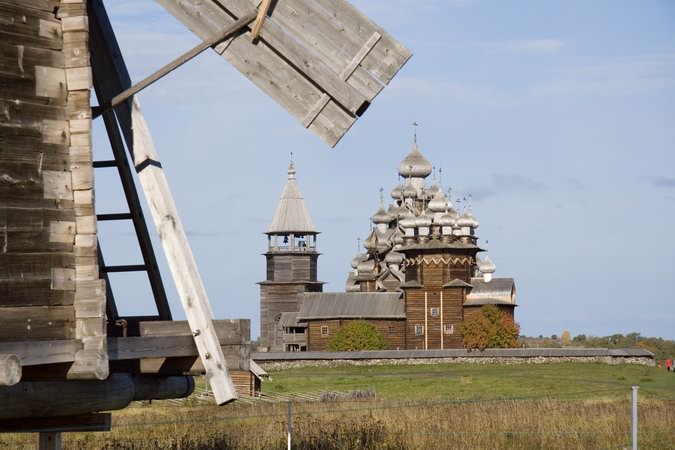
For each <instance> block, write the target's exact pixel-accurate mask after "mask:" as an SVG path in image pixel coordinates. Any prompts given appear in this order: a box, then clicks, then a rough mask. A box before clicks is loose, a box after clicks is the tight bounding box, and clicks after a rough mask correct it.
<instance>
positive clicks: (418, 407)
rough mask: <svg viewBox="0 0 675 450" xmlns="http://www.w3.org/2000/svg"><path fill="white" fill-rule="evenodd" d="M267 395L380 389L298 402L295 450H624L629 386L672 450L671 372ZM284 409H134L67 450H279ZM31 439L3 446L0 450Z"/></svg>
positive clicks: (377, 374) (407, 380)
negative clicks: (365, 395)
mask: <svg viewBox="0 0 675 450" xmlns="http://www.w3.org/2000/svg"><path fill="white" fill-rule="evenodd" d="M270 375H271V379H270V380H268V381H266V382H265V383H264V385H263V389H264V391H265V392H266V393H268V394H270V395H272V396H282V395H286V394H288V393H291V392H315V391H318V390H331V391H349V390H371V389H374V390H375V392H376V394H377V397H376V398H375V399H367V400H361V401H340V402H336V401H330V402H320V401H316V402H304V403H301V402H295V403H293V405H292V408H293V420H292V423H293V442H294V445H293V448H294V449H360V448H376V449H417V448H421V449H455V448H456V449H479V450H480V449H495V448H496V449H499V448H504V449H522V450H526V449H527V450H529V449H610V448H612V449H623V448H628V447H629V446H630V400H629V392H630V386H631V385H639V386H640V387H641V390H640V448H641V449H675V426H674V425H675V373H667V372H666V371H665V370H664V369H658V368H652V367H643V366H609V365H601V364H545V365H510V366H506V365H494V366H483V365H415V366H411V365H408V366H388V365H387V366H346V367H339V368H331V369H327V368H302V369H294V370H284V371H275V372H271V373H270ZM286 414H287V404H286V403H285V402H277V403H263V402H258V403H255V402H254V403H252V404H236V403H235V404H233V405H229V406H225V407H216V406H213V405H212V404H210V403H202V402H199V401H197V400H195V399H188V400H186V401H185V402H183V403H182V404H173V403H168V402H153V403H152V404H151V405H148V404H147V403H136V404H134V405H133V406H131V407H129V408H127V409H125V410H123V411H118V412H114V413H113V431H111V432H110V433H89V434H83V433H75V434H64V447H65V448H71V449H80V448H86V449H139V450H145V449H155V448H169V449H199V450H201V449H204V450H206V449H230V448H232V449H239V448H242V449H243V448H250V449H278V448H285V445H286ZM35 442H36V437H35V436H34V435H33V436H30V435H0V448H23V447H34V445H35Z"/></svg>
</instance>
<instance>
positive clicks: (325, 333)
mask: <svg viewBox="0 0 675 450" xmlns="http://www.w3.org/2000/svg"><path fill="white" fill-rule="evenodd" d="M321 336H328V327H327V326H326V325H323V326H322V327H321Z"/></svg>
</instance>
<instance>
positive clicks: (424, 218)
mask: <svg viewBox="0 0 675 450" xmlns="http://www.w3.org/2000/svg"><path fill="white" fill-rule="evenodd" d="M415 226H416V227H430V226H431V217H429V216H428V215H427V213H426V211H422V214H420V215H419V216H417V218H415Z"/></svg>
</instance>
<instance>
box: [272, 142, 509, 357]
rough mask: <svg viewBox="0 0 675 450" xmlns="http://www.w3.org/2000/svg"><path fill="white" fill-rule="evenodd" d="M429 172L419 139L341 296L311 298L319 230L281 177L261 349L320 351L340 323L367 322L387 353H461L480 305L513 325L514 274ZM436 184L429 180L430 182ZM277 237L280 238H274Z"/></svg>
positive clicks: (315, 291)
mask: <svg viewBox="0 0 675 450" xmlns="http://www.w3.org/2000/svg"><path fill="white" fill-rule="evenodd" d="M432 170H433V167H432V165H431V163H430V162H429V160H427V158H426V157H425V156H424V155H423V154H422V153H421V152H420V149H419V147H418V145H417V139H416V138H415V142H414V143H413V146H412V150H411V152H410V153H409V154H408V155H407V156H406V157H405V158H404V159H403V160H402V161H401V163H400V164H399V176H400V180H402V182H400V183H399V184H397V185H396V186H395V187H394V188H393V189H392V191H391V198H392V202H391V203H390V204H389V205H388V206H387V205H385V202H384V197H383V196H382V195H381V196H380V206H379V208H378V210H377V211H376V212H375V214H374V215H373V216H372V217H371V221H372V224H373V226H372V229H371V231H370V234H369V235H368V237H367V239H365V241H364V247H365V251H364V252H362V253H358V254H357V255H356V257H355V258H354V259H353V261H352V269H353V270H352V271H351V272H349V275H348V278H347V283H346V289H345V290H346V292H343V293H319V292H321V287H322V283H321V282H319V281H317V259H318V255H319V254H318V253H317V249H316V235H317V231H316V229H315V227H314V224H313V222H312V219H311V217H310V215H309V212H308V210H307V207H306V205H305V203H304V200H303V198H302V194H301V193H300V190H299V188H298V185H297V180H296V179H295V168H294V167H293V165H292V164H291V167H290V168H289V179H288V182H287V185H286V187H285V188H284V191H283V194H282V196H281V200H280V202H279V205H278V207H277V211H276V213H275V215H274V219H273V221H272V224H271V225H270V227H269V229H268V236H269V250H268V252H267V253H266V257H267V280H266V281H263V282H261V283H260V286H261V309H260V312H261V347H262V348H263V349H267V350H270V351H281V350H283V351H302V350H309V351H316V350H326V349H327V348H328V343H329V342H330V340H331V339H332V337H333V336H335V333H337V332H338V331H339V330H340V329H341V328H342V327H344V326H345V325H347V324H349V323H351V322H353V321H355V320H367V321H368V322H370V323H372V324H374V325H375V326H376V328H377V329H378V330H379V331H380V332H381V333H382V334H383V335H384V336H385V338H386V339H387V341H388V342H389V348H390V349H392V350H396V349H445V348H463V340H462V335H461V331H460V330H461V325H462V323H463V322H464V321H465V320H467V319H469V318H470V317H471V316H472V315H475V314H476V313H478V311H479V310H480V308H481V307H482V306H484V305H495V306H496V307H497V308H498V309H499V310H500V311H501V313H502V314H503V315H505V316H506V317H508V319H509V320H510V321H512V322H513V321H514V309H515V307H516V303H515V295H516V288H515V284H514V280H513V278H496V277H494V276H493V273H494V272H495V265H494V263H493V262H492V261H491V260H490V258H489V257H488V256H485V257H483V258H481V257H479V256H478V255H479V253H481V252H484V251H485V250H483V249H482V248H480V247H479V246H478V237H477V235H476V229H477V228H478V226H479V222H478V220H476V218H475V217H474V216H473V214H472V212H471V200H470V197H469V199H468V200H465V201H464V204H463V205H462V202H461V200H460V199H457V200H456V201H455V202H454V203H453V201H452V199H451V190H450V189H448V191H447V194H446V192H444V190H443V188H442V186H441V183H440V182H437V181H435V179H434V180H433V182H432V183H430V185H427V178H428V177H429V176H430V175H431V173H432ZM434 178H435V177H434ZM279 239H281V242H280V241H279Z"/></svg>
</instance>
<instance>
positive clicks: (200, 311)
mask: <svg viewBox="0 0 675 450" xmlns="http://www.w3.org/2000/svg"><path fill="white" fill-rule="evenodd" d="M91 6H92V8H91V11H90V17H92V18H93V20H92V27H91V36H90V37H91V40H92V42H94V43H93V45H95V46H97V47H99V48H100V49H102V50H103V51H106V52H107V58H106V57H105V55H101V56H102V59H101V60H98V61H97V60H96V59H92V64H101V66H100V67H98V68H97V69H95V71H96V70H106V69H108V70H107V71H105V72H104V73H105V76H104V77H101V78H98V77H97V78H98V79H97V80H96V85H97V91H98V92H99V93H100V94H101V95H102V96H104V98H107V99H111V98H112V97H114V95H116V94H118V93H119V92H121V91H122V90H123V89H126V88H128V87H129V85H130V82H129V74H128V71H127V69H126V65H125V64H124V61H123V60H122V58H121V52H120V49H119V46H118V44H117V40H116V38H115V35H114V33H112V29H111V27H110V23H109V20H108V17H107V13H106V12H105V8H104V6H103V3H102V2H101V1H99V0H95V1H94V2H92V3H91ZM95 27H96V28H97V29H96V30H95ZM95 41H98V42H95ZM93 56H94V54H92V57H93ZM106 66H107V67H106ZM111 80H112V81H111ZM120 87H121V88H122V89H119V88H120ZM115 111H116V114H117V118H118V120H119V124H120V128H121V129H122V133H123V135H124V137H125V140H126V144H127V148H128V150H129V152H130V153H131V155H132V156H133V159H134V165H135V166H136V171H137V173H138V177H139V180H140V183H141V186H142V187H143V191H144V192H145V196H146V199H147V201H148V204H149V207H150V212H151V213H152V217H153V220H154V222H155V226H156V227H157V231H158V234H159V236H160V241H161V243H162V247H163V248H164V251H165V254H166V257H167V261H168V263H169V268H170V269H171V273H172V274H173V278H174V281H175V283H176V287H177V289H178V293H179V296H180V299H181V303H182V305H183V308H184V310H185V313H186V317H187V319H188V321H189V322H190V327H191V329H192V333H193V337H194V341H195V343H196V344H197V349H198V350H199V355H200V357H201V359H202V361H203V363H204V366H205V367H206V369H207V372H206V377H207V378H208V379H209V382H210V383H211V385H212V386H213V392H214V396H215V399H216V402H217V403H218V404H225V403H228V402H230V401H232V400H235V399H236V398H237V393H236V390H235V388H234V385H233V384H232V380H231V379H230V377H229V375H228V372H227V363H226V361H225V357H224V356H223V352H222V349H221V347H220V345H219V343H218V337H217V335H216V332H215V330H214V328H213V323H212V320H213V312H212V310H211V306H210V305H209V302H208V297H207V295H206V289H205V288H204V285H203V283H202V280H201V277H200V275H199V271H198V269H197V264H196V261H195V259H194V256H193V255H192V251H191V249H190V246H189V243H188V240H187V236H186V234H185V230H184V228H183V226H182V223H181V220H180V217H179V215H178V210H177V208H176V205H175V203H174V200H173V196H172V195H171V190H170V189H169V183H168V181H167V179H166V176H165V174H164V171H163V170H162V168H161V164H160V163H159V157H158V156H157V151H156V149H155V146H154V143H153V141H152V137H151V135H150V130H149V129H148V126H147V124H146V122H145V118H144V116H143V113H142V112H141V108H140V104H139V102H138V99H137V98H134V99H133V100H132V101H130V102H126V103H125V104H123V105H120V106H119V107H118V108H116V110H115Z"/></svg>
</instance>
